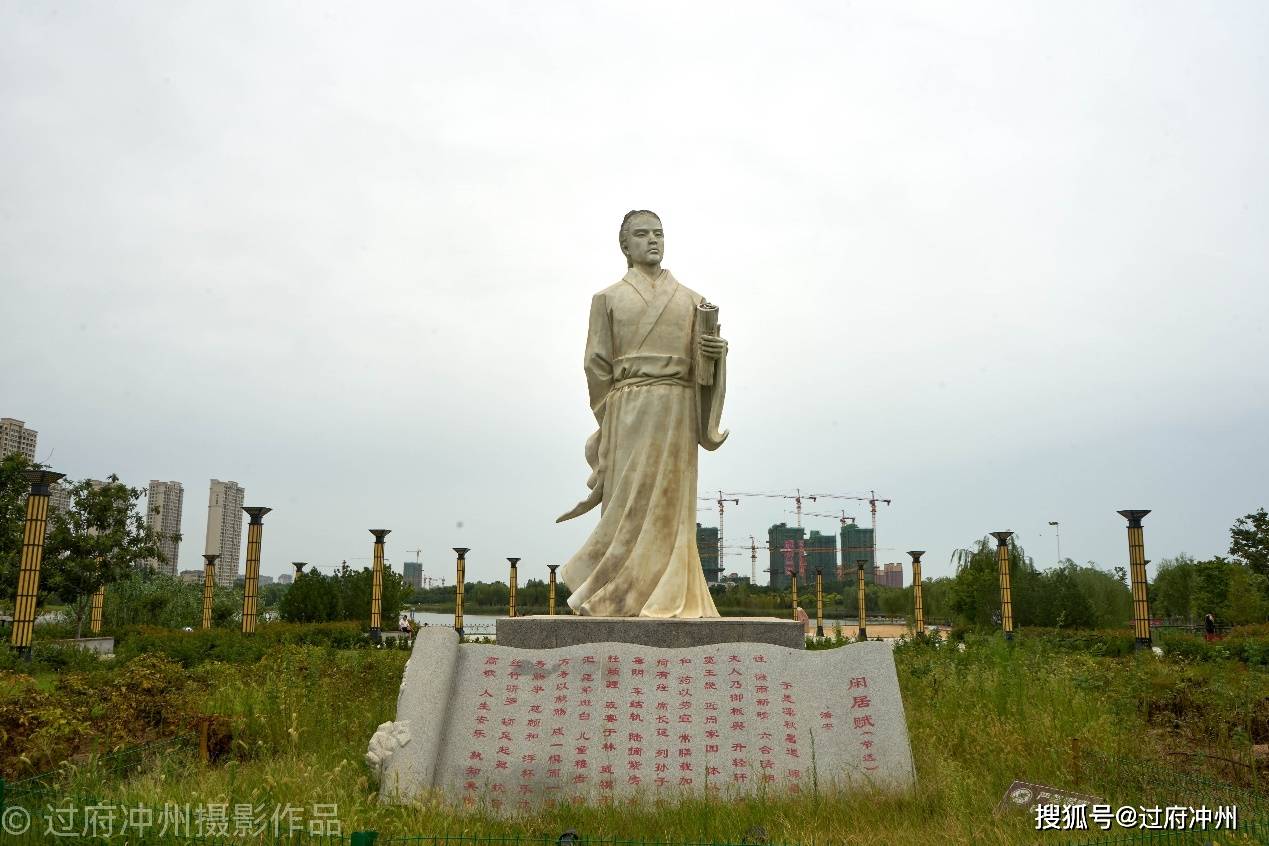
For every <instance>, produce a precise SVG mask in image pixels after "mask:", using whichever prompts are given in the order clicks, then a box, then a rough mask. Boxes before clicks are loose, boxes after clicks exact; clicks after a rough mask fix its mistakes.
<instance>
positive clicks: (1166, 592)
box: [1150, 553, 1195, 623]
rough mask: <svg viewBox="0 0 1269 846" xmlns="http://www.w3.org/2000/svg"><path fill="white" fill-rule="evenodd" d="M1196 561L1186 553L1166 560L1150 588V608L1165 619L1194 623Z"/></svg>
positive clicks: (1161, 564)
mask: <svg viewBox="0 0 1269 846" xmlns="http://www.w3.org/2000/svg"><path fill="white" fill-rule="evenodd" d="M1194 577H1195V568H1194V559H1193V558H1191V557H1190V556H1188V555H1186V554H1185V553H1181V554H1180V555H1178V556H1177V557H1176V558H1165V559H1163V561H1162V562H1161V563H1160V564H1159V570H1158V572H1156V573H1155V577H1154V584H1153V585H1151V586H1150V608H1151V610H1152V611H1153V613H1155V614H1158V615H1159V616H1161V617H1163V618H1165V619H1176V618H1184V619H1186V620H1188V621H1190V622H1191V623H1193V622H1194V613H1195V606H1194Z"/></svg>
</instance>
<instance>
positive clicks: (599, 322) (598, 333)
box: [584, 294, 613, 423]
mask: <svg viewBox="0 0 1269 846" xmlns="http://www.w3.org/2000/svg"><path fill="white" fill-rule="evenodd" d="M612 355H613V350H612V313H611V312H610V311H609V309H608V298H607V297H606V296H604V295H603V294H596V295H595V297H594V299H592V300H591V301H590V327H589V328H588V329H587V331H586V361H585V364H584V368H585V370H586V387H587V389H588V390H589V391H590V408H591V411H593V412H594V413H595V420H596V421H598V422H600V423H602V422H603V421H604V400H605V399H606V398H607V397H608V391H609V389H610V388H612Z"/></svg>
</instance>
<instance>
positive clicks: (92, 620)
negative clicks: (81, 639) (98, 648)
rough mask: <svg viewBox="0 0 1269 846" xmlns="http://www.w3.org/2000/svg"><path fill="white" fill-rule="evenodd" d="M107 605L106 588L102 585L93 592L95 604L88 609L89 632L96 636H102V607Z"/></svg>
mask: <svg viewBox="0 0 1269 846" xmlns="http://www.w3.org/2000/svg"><path fill="white" fill-rule="evenodd" d="M105 604H106V586H105V585H102V586H101V587H99V588H97V590H95V591H93V602H92V605H91V606H89V609H88V631H90V632H92V633H93V634H95V635H99V634H101V612H102V606H104V605H105Z"/></svg>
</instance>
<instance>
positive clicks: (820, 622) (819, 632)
mask: <svg viewBox="0 0 1269 846" xmlns="http://www.w3.org/2000/svg"><path fill="white" fill-rule="evenodd" d="M815 636H816V637H823V636H824V568H823V567H816V568H815Z"/></svg>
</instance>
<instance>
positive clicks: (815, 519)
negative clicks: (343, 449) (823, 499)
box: [0, 418, 1241, 587]
mask: <svg viewBox="0 0 1269 846" xmlns="http://www.w3.org/2000/svg"><path fill="white" fill-rule="evenodd" d="M3 420H4V421H6V422H7V423H8V424H9V429H8V431H9V432H11V433H12V432H15V431H17V428H18V427H22V428H21V434H20V437H22V438H24V439H27V440H24V443H27V442H29V443H30V445H31V449H32V450H34V449H35V448H36V443H37V441H36V436H37V435H38V430H34V429H33V428H31V427H28V426H24V421H23V420H18V419H15V418H3ZM14 424H16V426H15V425H14ZM18 437H19V435H17V434H11V435H10V436H9V441H6V442H5V443H6V444H7V443H9V442H13V441H16V439H17V438H18ZM2 455H3V453H2V452H0V457H2ZM53 469H58V468H53ZM59 472H60V471H59ZM74 481H77V479H76V478H75V477H74V476H73V475H68V478H67V479H66V480H64V482H63V483H60V484H59V485H57V486H55V489H54V491H53V498H54V500H55V501H54V502H53V503H52V504H53V505H55V506H59V507H64V505H65V503H66V502H67V501H68V500H67V496H66V491H65V487H66V486H67V485H69V484H70V483H73V482H74ZM92 481H96V480H92ZM96 483H97V484H101V482H99V481H96ZM125 483H127V482H126V481H125ZM156 485H158V486H161V487H160V488H159V490H160V493H161V495H162V496H175V497H176V499H175V500H174V501H175V502H176V504H177V513H176V517H175V518H171V517H170V515H169V519H171V520H173V522H174V523H175V526H176V528H175V529H171V528H169V526H168V524H164V525H163V526H162V528H161V531H160V533H159V534H160V543H161V548H165V547H164V545H166V547H168V548H170V547H172V546H175V547H176V549H175V550H173V552H174V553H175V556H176V559H177V560H176V561H175V562H174V563H172V564H169V565H168V566H167V567H166V568H163V569H164V571H165V572H168V573H169V575H173V576H177V575H179V574H180V573H182V572H194V570H193V567H195V566H197V567H198V568H199V569H198V570H197V572H198V573H200V574H201V566H202V558H201V556H200V557H199V559H198V560H197V561H194V560H191V559H190V554H189V553H188V552H187V553H186V560H185V561H181V560H180V557H179V546H180V542H179V541H176V542H174V541H172V539H171V534H172V533H173V532H179V531H180V524H181V521H182V518H181V502H182V500H183V488H182V484H181V483H180V482H177V481H172V482H159V481H157V480H153V479H152V480H150V482H149V485H148V487H147V489H148V490H149V492H150V496H151V497H153V496H155V486H156ZM173 485H174V486H175V488H171V489H169V488H166V487H162V486H173ZM209 485H210V490H209V506H208V514H209V518H208V522H207V524H206V530H207V534H206V543H205V545H204V549H205V550H206V551H212V550H213V536H215V537H216V538H221V533H223V534H224V537H223V538H221V539H219V540H216V541H215V544H214V546H215V549H216V550H220V552H219V554H220V555H221V559H220V560H218V562H217V575H216V579H217V583H218V584H221V585H229V584H232V583H233V582H234V580H235V579H238V578H240V573H239V569H240V561H241V555H242V553H243V544H244V540H243V538H242V531H241V526H242V522H243V521H242V516H241V515H242V514H244V513H245V512H243V511H242V510H241V509H242V505H243V503H244V502H245V489H244V488H243V487H242V486H240V485H238V484H237V483H236V482H233V481H230V482H221V481H220V480H219V479H216V478H211V479H210V480H209ZM794 490H798V489H788V490H787V491H784V492H783V493H772V492H765V493H761V494H749V495H744V494H741V495H739V496H740V497H742V498H745V501H747V502H749V503H759V502H761V501H762V498H764V497H773V496H781V495H787V496H788V497H789V498H792V496H793V493H792V491H794ZM218 492H219V493H218ZM226 492H227V493H228V500H227V503H226V501H224V497H225V494H226ZM701 493H702V498H703V499H708V497H706V496H704V494H707V493H709V492H708V491H704V490H703V491H701ZM810 496H811V495H810V494H808V495H807V497H808V498H809V497H810ZM857 498H862V499H866V497H863V496H860V497H857ZM149 501H150V500H149V499H147V502H149ZM235 504H236V510H237V514H238V515H239V516H237V517H236V518H234V517H233V516H232V512H233V511H234V506H235ZM864 504H865V508H864V509H862V510H861V509H856V510H859V511H861V513H863V514H867V507H866V506H867V503H866V502H865V503H864ZM275 510H276V509H275ZM701 510H702V511H705V512H708V511H709V510H710V509H705V508H702V509H701ZM766 510H767V512H769V513H781V512H780V510H779V508H778V507H775V506H772V507H769V508H768V509H766ZM146 512H147V513H146V519H147V522H149V520H150V518H151V515H150V514H149V506H148V505H147V508H146ZM213 513H215V514H219V515H221V516H220V517H218V518H216V519H217V520H220V521H223V522H225V523H227V526H228V528H227V529H222V528H221V527H220V526H221V523H219V522H216V523H214V522H213V517H212V515H213ZM885 513H886V512H885V511H882V512H881V514H882V515H883V516H882V517H881V518H879V520H881V519H884V515H885ZM731 514H732V516H730V517H729V518H728V519H729V524H728V525H729V527H730V528H729V530H728V535H727V537H726V538H725V541H726V548H725V549H724V551H723V559H722V565H721V566H719V567H718V569H717V571H716V572H717V576H718V577H725V576H727V575H731V574H735V575H738V576H741V577H745V578H748V577H749V575H750V565H751V563H752V562H751V558H750V553H749V551H748V547H747V546H745V545H744V544H743V542H742V540H741V539H742V538H749V537H750V536H751V535H752V536H753V537H755V538H757V537H761V536H762V535H759V534H757V533H751V532H749V531H748V530H747V525H746V524H743V523H742V525H741V526H740V527H736V525H735V523H736V522H739V514H738V513H737V512H736V510H735V509H733V510H732V512H731ZM844 514H845V512H844V511H843V515H844ZM1238 516H1241V515H1238ZM226 517H227V518H228V519H227V520H226ZM845 519H848V520H850V521H851V522H850V523H849V524H848V523H846V522H845V520H844V519H842V518H840V517H839V518H832V519H830V518H828V517H826V516H825V515H815V516H806V517H804V519H803V525H802V526H801V527H800V528H799V527H796V526H793V525H789V524H788V521H787V519H784V520H781V521H780V522H779V523H772V524H770V525H769V526H767V527H766V528H765V530H764V531H763V535H767V536H768V537H769V536H770V532H771V531H773V530H776V529H777V528H781V529H785V530H788V531H789V532H790V533H791V534H790V536H793V535H792V533H794V532H801V533H802V535H803V536H804V537H805V538H806V539H807V545H806V552H807V565H806V566H807V571H808V572H814V570H815V567H816V566H817V562H816V561H815V560H814V558H813V553H814V552H815V551H816V550H819V549H820V547H817V546H814V545H813V544H812V543H811V542H810V541H811V539H812V538H813V537H814V536H819V537H820V538H827V537H830V536H833V537H837V538H838V539H839V540H840V544H841V545H838V546H835V547H825V548H824V550H830V549H831V552H832V554H833V555H834V556H836V555H837V553H840V552H841V551H842V550H843V549H852V550H853V549H860V550H862V553H861V554H862V555H863V557H864V558H865V560H866V574H867V580H868V582H869V583H872V582H874V581H877V582H878V583H879V584H886V583H887V582H886V581H882V580H880V579H878V578H877V577H878V576H879V575H881V574H884V573H886V572H887V570H888V568H891V567H895V566H897V567H899V568H900V574H901V576H902V579H903V582H902V583H903V584H910V583H911V582H910V576H911V572H910V562H908V561H906V560H900V559H901V558H902V556H901V555H898V554H897V553H899V549H898V547H886V546H880V547H878V548H877V550H878V558H877V559H876V561H877V563H874V564H872V566H867V563H868V562H871V561H872V560H873V559H872V557H871V548H865V547H863V546H849V545H847V544H846V541H845V540H844V538H845V536H846V535H847V534H849V535H851V536H852V537H856V538H867V537H868V536H870V535H871V532H872V530H871V528H870V527H867V526H863V525H860V524H859V523H858V518H854V517H849V516H846V517H845ZM865 519H867V518H866V517H865ZM1230 522H1231V524H1232V522H1233V520H1231V521H1230ZM834 523H839V524H840V525H839V526H838V527H837V529H836V533H834V532H833V531H832V529H833V524H834ZM697 525H698V532H697V544H698V547H699V546H700V543H701V541H700V538H701V537H702V533H705V534H708V533H713V536H714V537H716V536H717V526H712V525H710V524H709V522H708V518H707V517H706V518H703V519H702V520H701V521H699V522H698V524H697ZM1060 525H1063V524H1061V521H1046V525H1045V529H1037V530H1036V531H1034V532H1033V533H1030V534H1029V535H1028V534H1027V533H1024V532H1015V539H1016V540H1017V541H1018V542H1019V543H1020V544H1021V543H1024V542H1026V544H1027V546H1026V552H1027V554H1028V555H1029V556H1030V557H1031V558H1032V560H1033V561H1034V562H1035V566H1036V567H1037V569H1047V568H1048V567H1051V566H1054V565H1055V564H1057V563H1058V562H1059V560H1072V561H1075V563H1077V564H1081V565H1083V564H1092V565H1095V566H1097V567H1099V568H1100V569H1102V570H1104V571H1107V572H1111V571H1113V569H1114V567H1116V566H1120V567H1122V566H1125V564H1124V562H1123V561H1118V560H1117V561H1114V562H1113V563H1109V564H1108V563H1106V562H1102V561H1096V560H1092V559H1085V560H1080V559H1078V558H1076V557H1073V556H1071V555H1068V554H1067V553H1065V552H1061V550H1060V548H1059V547H1058V532H1060V531H1061V530H1060ZM821 529H829V530H830V531H820V530H821ZM879 529H880V527H879ZM1049 529H1051V531H1046V530H1049ZM1068 531H1069V529H1068ZM235 532H236V535H237V537H238V543H237V553H236V554H235V553H234V551H233V547H234V545H235V544H234V541H233V538H234V535H235ZM986 535H987V532H983V536H986ZM264 538H265V543H264V547H265V549H266V552H265V554H264V557H263V558H262V561H261V573H262V574H268V575H270V576H271V577H272V578H273V579H275V580H277V581H279V582H280V581H282V580H281V579H279V578H278V577H279V576H284V575H291V574H293V571H294V570H293V567H292V565H291V563H290V562H291V560H292V558H294V556H293V555H292V554H291V553H288V552H279V553H277V556H278V558H279V559H280V558H286V561H285V562H283V561H281V560H278V561H276V562H275V561H272V560H271V558H270V556H269V554H268V552H267V549H268V545H269V544H268V541H269V535H268V531H267V529H266V532H265V535H264ZM1146 538H1147V545H1149V542H1150V533H1149V526H1148V525H1147V533H1146ZM976 540H977V538H970V539H969V540H968V541H967V542H966V544H965V547H968V546H970V545H971V544H972V543H973V542H974V541H976ZM1032 540H1037V541H1038V543H1034V542H1031V541H1032ZM1049 541H1051V542H1052V543H1053V544H1054V547H1053V555H1052V557H1050V556H1049V554H1048V549H1047V544H1048V542H1049ZM858 543H862V544H867V543H868V540H866V539H865V540H862V541H858ZM917 545H918V546H919V545H920V544H917ZM959 548H964V547H958V548H957V549H959ZM756 549H757V552H758V563H759V566H758V572H759V580H758V584H759V585H768V584H775V585H776V586H777V587H778V586H780V585H782V584H785V586H786V587H787V584H786V582H787V579H785V580H783V581H777V582H774V583H773V582H772V581H771V580H770V573H771V569H770V566H763V564H764V563H765V562H774V561H775V559H776V556H777V555H779V556H781V558H780V560H781V561H783V557H782V556H783V550H780V551H779V552H778V553H777V551H776V550H774V549H772V548H771V547H770V546H769V541H768V543H758V544H757V546H756ZM425 551H426V550H425V549H424V548H420V549H415V548H413V547H412V548H411V549H409V550H406V551H403V552H401V553H400V554H399V555H388V556H387V557H386V558H385V562H386V563H387V564H388V565H390V566H391V565H393V564H394V563H395V566H396V569H397V570H398V571H399V572H401V574H402V575H403V576H406V575H408V576H409V577H410V578H411V579H417V580H418V581H419V582H422V581H423V580H424V579H429V580H436V581H439V580H440V579H445V580H446V582H447V583H448V584H452V582H453V578H452V574H450V573H448V571H447V570H446V566H447V564H451V563H452V562H450V561H448V559H447V558H446V557H445V554H444V553H445V552H446V551H450V550H447V549H444V548H441V549H438V550H436V551H435V552H433V555H432V567H431V569H428V568H427V567H426V566H423V565H421V564H420V566H419V568H418V572H417V575H416V573H415V571H414V562H413V561H411V560H407V559H406V558H405V555H406V554H407V553H414V552H425ZM821 551H823V550H821ZM883 551H884V553H885V554H884V555H883V554H881V553H882V552H883ZM350 552H351V554H348V555H343V556H326V557H325V558H322V557H321V556H310V557H314V558H316V559H317V562H316V563H314V564H311V565H310V566H312V567H315V568H317V569H321V570H325V571H328V572H329V571H332V570H334V569H337V568H338V567H340V566H341V565H342V564H344V563H347V564H348V565H349V566H353V567H357V568H360V567H365V566H369V564H370V561H371V555H370V553H369V551H368V550H365V551H354V550H350ZM954 552H955V550H953V554H954ZM1059 552H1060V553H1061V559H1059V558H1058V554H1059ZM437 553H439V559H440V562H439V563H437V561H436V559H437V557H438V554H437ZM1216 554H1222V553H1221V552H1218V553H1216ZM424 557H425V558H426V557H427V556H426V555H424ZM1126 557H1127V555H1126V551H1125V552H1124V554H1123V559H1124V561H1126ZM498 560H499V561H505V556H499V557H498ZM702 560H704V556H703V557H702ZM796 560H797V558H796V553H795V561H796ZM1158 561H1159V559H1154V561H1153V563H1154V564H1155V565H1156V566H1157V563H1158ZM553 563H561V560H560V559H558V558H556V559H550V560H543V561H541V562H532V561H524V562H523V563H522V565H521V567H522V573H524V574H525V575H523V577H522V578H524V579H525V580H526V581H527V580H529V579H542V580H545V578H546V575H545V574H546V572H547V571H546V565H547V564H553ZM848 563H851V562H847V561H845V560H838V561H837V564H836V566H839V567H844V566H846V564H848ZM923 563H924V564H925V568H924V573H923V575H924V577H925V578H927V579H928V578H937V577H939V576H947V575H952V574H953V573H954V570H953V569H952V568H951V565H950V562H949V564H948V566H947V568H944V569H941V568H939V567H938V566H937V565H935V566H933V567H931V565H930V562H929V559H928V558H927V559H925V561H924V562H923ZM818 564H819V566H825V567H827V566H830V565H829V564H828V563H827V559H823V560H821V561H820V562H818ZM185 565H190V566H188V567H187V566H185ZM535 566H536V567H537V568H540V570H541V573H538V572H537V571H536V570H535V569H534V568H535ZM711 566H712V565H711ZM781 566H782V565H781ZM707 569H708V568H707ZM169 571H170V572H169ZM932 571H933V572H932ZM826 572H827V571H826ZM468 578H469V580H472V581H476V580H480V581H498V580H505V578H506V574H505V573H501V572H499V571H498V570H497V569H496V566H495V569H493V571H492V572H489V573H487V574H483V575H482V574H477V573H475V572H473V569H472V566H471V563H470V560H469V563H468ZM888 578H890V579H893V578H894V577H893V576H891V577H888ZM899 586H902V585H899Z"/></svg>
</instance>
